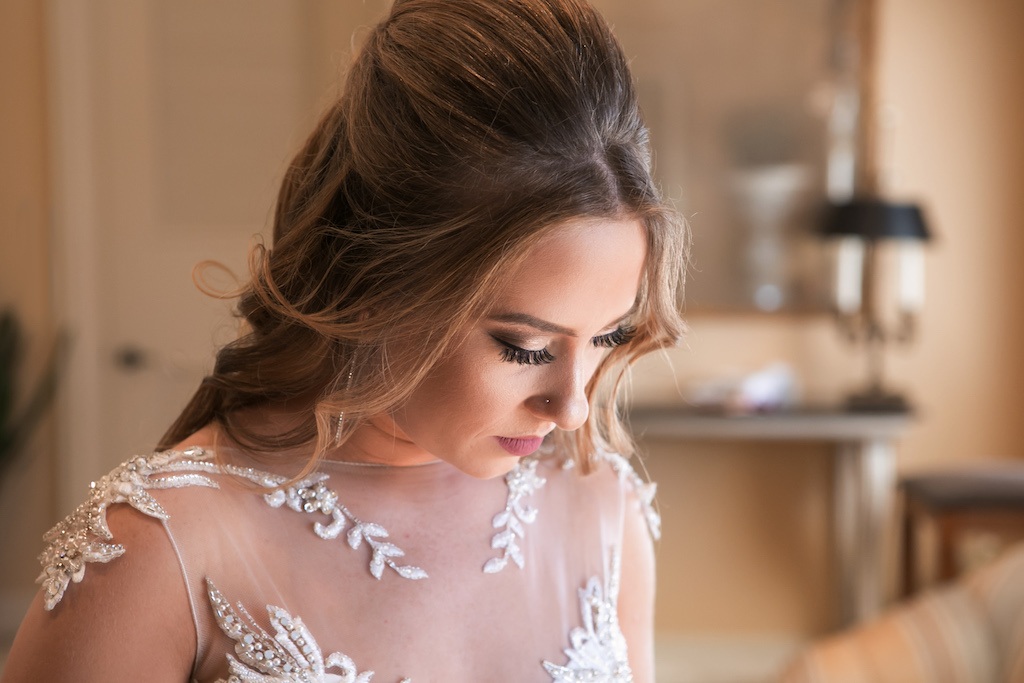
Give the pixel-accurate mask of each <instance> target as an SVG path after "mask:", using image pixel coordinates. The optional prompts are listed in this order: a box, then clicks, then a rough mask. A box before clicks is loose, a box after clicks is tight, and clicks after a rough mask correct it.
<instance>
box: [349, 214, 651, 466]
mask: <svg viewBox="0 0 1024 683" xmlns="http://www.w3.org/2000/svg"><path fill="white" fill-rule="evenodd" d="M646 251H647V249H646V238H645V233H644V229H643V227H642V225H641V224H640V222H639V221H637V220H633V219H629V220H615V219H578V220H574V221H570V222H567V223H565V224H564V225H563V226H561V227H559V228H557V229H556V230H554V231H553V232H552V233H550V234H549V235H547V236H545V238H544V239H543V240H542V241H541V242H539V243H538V244H537V245H536V246H535V247H533V249H532V250H531V251H530V252H529V253H528V256H527V258H526V260H525V261H524V263H523V264H522V266H521V267H519V268H518V269H517V270H516V271H514V272H513V275H512V277H511V280H510V284H509V285H508V286H507V287H506V288H505V289H504V291H503V292H502V293H501V294H500V295H499V296H498V298H497V299H496V300H495V301H494V302H493V305H492V306H490V308H489V310H488V311H487V313H486V314H485V315H484V316H483V318H482V319H481V320H480V322H479V323H478V324H477V325H476V326H474V327H473V328H471V329H468V330H466V332H465V334H464V335H463V336H462V338H461V340H460V341H459V342H458V343H457V344H456V345H455V346H454V348H453V350H452V352H451V353H450V354H449V355H448V357H447V358H445V359H444V360H442V361H441V362H440V363H439V364H438V365H437V366H436V367H435V368H434V369H433V370H432V371H431V373H430V374H429V375H428V376H427V377H426V379H425V380H424V381H423V382H422V383H421V384H420V386H419V387H418V388H417V389H416V391H415V392H414V393H413V394H412V396H411V397H410V398H409V400H408V402H407V403H406V404H405V405H404V406H402V408H401V409H399V410H398V411H396V412H395V413H393V414H391V415H388V416H385V415H381V416H378V417H377V418H373V419H371V420H370V424H369V425H367V428H368V429H370V430H375V431H376V438H374V435H373V434H363V435H359V434H358V432H357V434H354V435H353V441H352V442H351V443H352V445H353V446H356V447H359V446H360V445H361V446H362V448H361V449H360V450H362V451H363V453H362V455H363V458H364V459H366V458H370V459H374V460H381V461H386V462H391V463H393V464H415V463H417V462H424V461H428V460H435V459H441V460H445V461H447V462H449V463H451V464H452V465H454V466H455V467H457V468H458V469H460V470H462V471H463V472H465V473H467V474H469V475H472V476H474V477H480V478H489V477H495V476H499V475H503V474H505V473H506V472H508V471H509V470H510V469H512V467H513V466H514V465H515V463H516V462H517V461H518V460H519V459H520V458H521V457H523V456H524V455H527V454H529V453H532V452H534V451H535V450H537V448H538V447H539V446H540V440H541V439H542V438H543V437H544V436H545V435H546V434H548V433H549V432H550V431H551V430H553V429H554V428H555V427H560V428H562V429H565V430H573V429H577V428H579V427H581V426H582V425H583V423H584V422H586V420H587V416H588V414H589V411H590V406H589V405H588V403H587V398H586V395H585V390H586V386H587V383H588V382H589V381H590V378H591V377H592V376H593V374H594V371H595V369H596V368H597V365H598V362H599V361H600V360H601V358H602V357H603V356H604V354H605V353H606V352H607V350H608V348H610V347H612V346H616V345H618V344H619V343H622V342H623V341H624V340H625V339H627V338H628V332H629V316H630V313H631V312H632V307H633V303H634V301H635V299H636V294H637V289H638V287H639V284H640V277H641V272H642V270H643V266H644V260H645V258H646ZM366 437H370V439H369V440H367V439H366ZM373 443H376V444H377V445H376V447H374V446H373V445H372V444H373ZM382 448H383V449H385V450H389V451H390V453H382V452H381V449H382ZM370 449H372V450H374V451H376V452H375V453H371V452H370Z"/></svg>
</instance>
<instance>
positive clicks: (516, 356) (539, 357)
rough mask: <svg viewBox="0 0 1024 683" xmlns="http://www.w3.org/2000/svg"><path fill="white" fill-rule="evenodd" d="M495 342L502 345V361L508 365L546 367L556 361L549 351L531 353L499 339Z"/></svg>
mask: <svg viewBox="0 0 1024 683" xmlns="http://www.w3.org/2000/svg"><path fill="white" fill-rule="evenodd" d="M495 341H497V342H498V343H499V344H501V346H502V349H501V359H502V360H503V361H505V362H506V363H518V364H519V365H546V364H547V363H550V362H551V361H553V360H555V357H554V356H552V355H551V352H550V351H548V350H547V349H541V350H540V351H531V350H530V349H523V348H520V347H518V346H515V345H513V344H509V343H508V342H507V341H502V340H500V339H497V338H495Z"/></svg>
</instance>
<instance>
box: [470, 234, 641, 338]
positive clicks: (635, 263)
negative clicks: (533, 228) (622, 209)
mask: <svg viewBox="0 0 1024 683" xmlns="http://www.w3.org/2000/svg"><path fill="white" fill-rule="evenodd" d="M646 256H647V239H646V232H645V230H644V228H643V225H642V224H641V222H640V221H639V220H637V219H633V218H628V219H607V218H602V219H590V218H588V219H576V220H572V221H567V222H565V223H562V224H560V225H558V226H556V227H555V228H553V229H552V230H551V231H549V232H548V233H547V234H545V235H544V237H543V238H541V240H540V241H539V242H537V244H535V245H533V246H532V247H531V248H530V249H529V250H528V251H527V253H526V255H525V258H524V259H523V260H522V262H521V263H519V264H518V265H517V266H516V267H515V268H514V269H513V270H512V271H511V272H510V274H509V277H508V278H507V279H506V280H505V284H504V286H503V287H502V288H501V289H500V290H499V292H498V294H497V295H496V296H495V300H494V301H493V302H492V306H490V309H491V311H490V312H502V313H513V312H527V313H530V314H531V315H534V316H536V317H540V318H543V319H545V320H548V321H549V322H554V323H558V324H562V325H567V326H573V325H577V326H581V327H587V326H590V325H592V324H594V321H593V320H591V318H598V319H600V321H599V323H597V324H599V326H600V325H605V324H607V322H608V321H609V320H612V319H615V318H617V317H618V316H621V315H622V314H623V313H625V312H626V311H628V310H629V309H630V308H631V307H632V305H633V302H634V300H635V299H636V294H637V289H638V288H639V285H640V277H641V275H642V272H643V267H644V262H645V260H646Z"/></svg>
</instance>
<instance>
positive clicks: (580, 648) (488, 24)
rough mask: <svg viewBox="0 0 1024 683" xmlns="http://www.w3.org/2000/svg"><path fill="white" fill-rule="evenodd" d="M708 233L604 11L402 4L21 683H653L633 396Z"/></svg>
mask: <svg viewBox="0 0 1024 683" xmlns="http://www.w3.org/2000/svg"><path fill="white" fill-rule="evenodd" d="M685 242H686V240H685V232H684V227H683V225H682V222H681V220H680V219H679V218H678V217H677V216H676V215H675V214H674V213H673V212H672V211H670V210H669V209H668V208H666V207H665V206H664V205H663V204H662V203H661V200H660V198H659V194H658V191H657V189H656V188H655V186H654V185H653V183H652V181H651V177H650V158H649V150H648V143H647V131H646V129H645V127H644V124H643V121H642V119H641V115H640V112H639V109H638V107H637V102H636V96H635V92H634V89H633V86H632V83H631V81H630V76H629V72H628V68H627V63H626V60H625V58H624V57H623V54H622V52H621V50H620V48H619V46H618V44H617V43H616V42H615V39H614V38H613V37H612V35H611V33H610V32H609V29H608V27H607V26H606V25H605V23H604V22H603V20H602V19H601V18H600V17H599V15H598V14H597V13H596V12H595V11H594V10H593V9H592V8H591V7H590V6H589V5H587V4H585V2H584V1H583V0H444V1H441V0H396V2H395V3H394V6H393V7H392V9H391V11H390V14H389V15H388V16H387V18H385V19H384V20H383V21H382V22H381V23H380V24H379V25H378V26H377V27H376V28H375V29H374V30H373V31H372V32H371V33H370V35H369V36H368V38H367V39H366V42H365V44H364V45H363V46H362V49H361V51H360V52H359V54H358V56H357V58H356V60H355V62H354V64H353V65H352V67H351V69H350V71H349V73H348V75H347V80H346V83H345V88H344V91H343V94H342V96H341V98H340V99H339V101H337V102H336V103H335V104H334V105H333V106H332V107H331V108H330V110H329V111H328V112H327V113H326V115H325V116H324V117H323V119H322V120H321V121H320V123H319V125H318V126H317V128H316V130H315V131H314V132H313V134H312V135H311V136H310V137H309V139H308V141H307V142H306V143H305V145H304V146H303V148H302V149H301V150H300V151H299V153H298V154H297V155H296V156H295V159H294V161H293V162H292V164H291V166H290V168H289V170H288V172H287V175H286V177H285V179H284V182H283V185H282V188H281V191H280V194H279V197H278V202H277V208H276V214H275V218H274V241H273V246H272V248H257V249H256V250H255V252H254V253H253V254H252V258H251V266H252V267H251V278H250V281H249V283H248V285H247V287H246V289H245V290H244V291H243V292H242V294H241V296H240V299H239V303H238V309H237V310H238V314H239V316H240V317H241V318H242V322H243V332H242V334H241V335H240V337H239V338H238V339H237V340H236V341H235V342H233V343H231V344H229V345H228V346H226V347H225V348H223V349H221V351H220V352H219V353H218V355H217V360H216V365H215V368H214V370H213V373H212V374H211V375H209V376H208V377H206V378H205V379H204V380H203V382H202V384H201V385H200V387H199V388H198V390H197V391H196V393H195V395H194V396H193V398H192V399H191V402H190V403H189V404H188V406H187V407H186V408H185V410H184V412H183V413H182V414H181V415H180V416H179V417H178V418H177V420H176V421H175V422H174V423H173V425H172V426H171V427H170V429H169V430H168V432H167V434H166V435H165V436H164V438H163V439H162V441H161V443H160V444H159V445H158V449H157V451H156V452H155V453H153V454H150V455H142V456H137V457H135V458H133V459H131V460H128V461H127V462H126V463H125V464H123V465H121V466H120V467H118V468H116V469H115V470H114V471H113V472H111V473H110V474H109V475H107V476H106V477H104V478H103V479H101V480H99V481H97V482H95V483H94V484H93V487H92V490H91V491H90V492H89V497H88V498H87V500H86V502H85V503H83V504H82V506H80V507H79V508H78V509H77V510H76V511H75V513H73V514H72V515H71V516H70V517H68V518H67V519H66V520H64V521H63V522H62V523H60V524H59V525H58V526H57V527H55V528H54V529H53V530H52V531H51V532H50V533H49V534H48V535H47V536H46V542H47V544H48V545H47V547H46V549H45V551H44V552H43V555H42V556H41V561H42V564H43V573H42V575H41V577H40V581H41V583H42V590H41V592H40V594H39V596H38V598H37V601H36V604H34V605H33V606H32V608H31V609H30V611H29V613H28V615H27V617H26V618H25V621H24V623H23V625H22V627H21V630H20V631H19V634H18V636H17V639H16V641H15V644H14V647H13V649H12V651H11V653H10V657H9V659H8V662H7V667H6V670H5V672H4V676H3V681H4V683H14V682H15V681H42V680H46V681H57V680H74V681H79V682H81V681H128V680H145V681H156V682H163V681H167V682H171V681H175V682H182V681H193V680H194V681H245V682H257V681H258V682H268V683H269V682H283V681H344V682H349V683H356V682H358V683H365V682H367V681H370V680H371V678H372V680H373V681H374V682H375V683H381V682H386V683H398V682H399V681H411V682H413V683H427V682H428V681H430V682H435V681H443V682H463V681H465V682H470V681H472V682H479V681H510V682H516V683H528V682H531V681H536V682H540V681H620V682H621V681H638V682H646V683H650V682H651V681H653V680H654V674H653V654H652V650H653V648H652V637H653V633H652V631H653V614H652V613H653V598H654V595H653V594H654V566H653V546H652V541H651V538H652V536H653V537H654V538H656V537H657V533H658V526H657V525H658V517H657V514H656V513H655V512H654V510H653V508H652V498H653V493H654V490H653V485H651V484H646V483H644V482H643V481H642V480H641V479H640V478H639V477H638V476H637V475H636V474H635V473H634V471H633V470H632V468H631V467H630V465H629V462H628V456H629V455H630V453H631V452H632V451H631V446H630V443H629V439H628V437H627V435H626V434H625V432H624V430H623V428H622V426H621V424H620V422H619V418H618V415H617V404H616V395H617V393H618V390H619V386H620V384H621V383H622V381H623V379H624V376H625V372H626V370H627V369H628V366H629V365H630V364H631V363H632V362H633V361H635V360H636V359H637V358H639V357H640V356H641V355H643V354H645V353H647V352H650V351H652V350H655V349H658V348H661V347H663V346H666V345H669V344H673V343H676V342H677V341H678V339H679V338H680V336H681V334H682V332H683V323H682V321H681V319H680V317H679V312H678V311H679V303H680V297H681V293H682V275H683V264H684V260H685Z"/></svg>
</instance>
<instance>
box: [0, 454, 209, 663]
mask: <svg viewBox="0 0 1024 683" xmlns="http://www.w3.org/2000/svg"><path fill="white" fill-rule="evenodd" d="M160 455H161V457H154V456H147V457H142V458H133V459H132V460H130V461H128V462H126V463H124V464H122V465H120V466H119V467H117V468H115V469H114V470H113V471H112V472H111V473H110V474H108V475H107V476H106V477H104V478H102V479H101V480H99V481H97V482H95V483H94V484H93V486H92V489H91V491H90V495H89V498H88V499H87V500H86V502H85V503H83V504H82V505H80V506H79V507H78V508H77V509H76V510H75V512H74V513H72V514H71V515H70V516H68V517H67V518H66V519H65V520H64V521H62V522H61V523H60V524H58V525H57V526H56V527H54V529H52V530H51V531H50V532H49V533H48V534H47V535H46V537H45V538H46V540H47V542H48V545H47V547H46V549H45V550H44V552H43V554H42V555H41V556H40V561H41V562H42V565H43V571H42V573H41V574H40V577H39V581H40V583H41V584H42V590H41V591H40V594H39V596H38V597H37V600H36V603H34V604H33V607H32V609H31V610H30V611H29V613H28V615H27V616H26V618H25V621H24V623H23V624H22V626H21V628H20V629H19V632H18V636H17V638H16V641H15V644H14V646H13V647H12V650H11V654H10V659H9V660H8V668H10V670H11V671H10V675H11V680H15V681H17V680H72V679H74V680H86V681H87V680H127V679H128V678H139V677H141V678H147V679H148V680H182V679H183V678H187V677H188V675H189V671H190V669H191V666H192V660H193V658H194V655H195V650H196V634H195V626H194V622H193V619H192V610H191V602H190V599H189V594H188V589H187V586H186V584H185V581H184V578H183V575H182V572H181V570H180V565H179V561H178V558H177V554H176V552H175V549H174V546H173V544H172V542H171V539H170V538H169V536H168V535H167V534H166V532H165V529H164V526H163V520H164V518H165V517H166V513H165V511H163V509H162V508H161V507H160V505H159V504H158V503H157V502H156V501H155V500H154V499H153V498H152V497H150V496H149V495H148V493H147V491H146V489H147V488H148V487H150V486H151V485H152V482H151V481H149V479H150V478H151V477H153V476H154V475H156V473H157V472H158V471H160V469H161V467H162V466H163V465H166V464H168V463H169V462H170V460H171V458H170V457H163V455H162V454H160ZM157 485H159V484H157ZM115 503H127V505H115ZM108 508H109V510H108ZM140 513H141V514H140ZM115 559H116V560H117V561H116V562H115V561H113V560H115ZM87 573H88V580H85V578H86V574H87ZM72 584H75V587H74V590H73V591H71V592H72V593H73V596H69V595H67V593H68V591H69V588H70V586H71V585H72ZM62 599H63V600H62ZM154 672H159V673H157V674H156V675H155V677H153V678H150V675H152V674H154ZM5 675H7V673H5ZM5 680H7V679H6V678H5Z"/></svg>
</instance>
